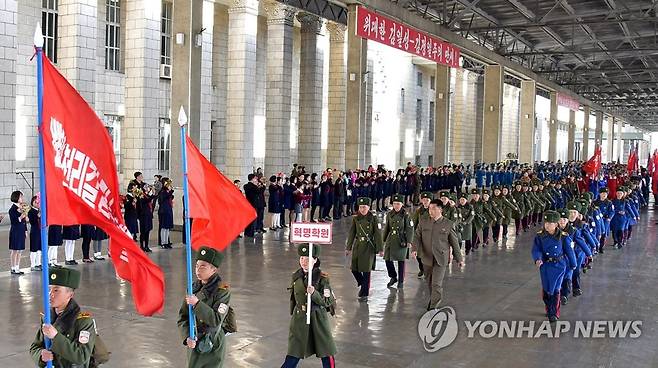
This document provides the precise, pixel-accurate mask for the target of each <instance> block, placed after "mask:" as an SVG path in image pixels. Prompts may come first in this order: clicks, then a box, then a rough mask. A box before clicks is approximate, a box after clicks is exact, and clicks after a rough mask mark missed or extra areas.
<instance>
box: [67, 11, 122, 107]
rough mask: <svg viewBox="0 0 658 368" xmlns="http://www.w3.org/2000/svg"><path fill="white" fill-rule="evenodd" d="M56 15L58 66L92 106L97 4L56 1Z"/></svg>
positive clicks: (94, 86) (94, 85) (94, 79)
mask: <svg viewBox="0 0 658 368" xmlns="http://www.w3.org/2000/svg"><path fill="white" fill-rule="evenodd" d="M104 5H105V2H103V6H104ZM122 5H123V4H122ZM58 11H59V16H58V19H57V20H58V32H59V33H58V45H57V66H58V68H59V70H60V71H61V72H62V74H63V75H64V76H65V77H66V78H67V79H68V81H69V83H71V85H73V86H74V87H75V88H76V89H77V90H78V92H80V95H81V96H82V97H83V98H84V99H85V100H86V101H87V103H89V104H90V105H91V106H94V92H95V89H96V46H97V41H96V37H97V30H98V28H97V25H98V21H97V14H98V0H59V3H58ZM103 13H105V12H103ZM103 39H104V38H103Z"/></svg>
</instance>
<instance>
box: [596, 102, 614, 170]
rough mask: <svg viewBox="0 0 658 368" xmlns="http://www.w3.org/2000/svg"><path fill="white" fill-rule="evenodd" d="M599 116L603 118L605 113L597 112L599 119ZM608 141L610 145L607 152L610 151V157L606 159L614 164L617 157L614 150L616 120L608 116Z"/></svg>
mask: <svg viewBox="0 0 658 368" xmlns="http://www.w3.org/2000/svg"><path fill="white" fill-rule="evenodd" d="M598 114H601V116H603V112H601V111H598V112H597V117H598ZM607 140H608V142H607V143H608V150H607V151H608V155H607V156H608V157H606V158H607V160H608V162H612V160H614V157H615V155H614V151H615V148H614V147H615V118H614V117H613V116H608V136H607Z"/></svg>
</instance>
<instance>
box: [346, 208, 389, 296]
mask: <svg viewBox="0 0 658 368" xmlns="http://www.w3.org/2000/svg"><path fill="white" fill-rule="evenodd" d="M356 203H357V205H358V206H359V211H358V213H357V214H356V216H354V217H352V225H351V226H350V231H349V233H348V234H347V242H346V244H345V254H347V255H348V256H349V255H350V254H351V255H352V266H351V269H352V275H354V279H355V280H356V283H357V285H358V287H359V294H358V295H359V299H360V300H365V299H367V298H368V295H369V294H370V271H372V270H374V269H375V260H376V256H377V254H378V253H380V252H382V251H383V242H382V234H381V231H380V230H381V225H380V224H379V223H378V222H377V218H376V217H375V216H374V215H373V214H372V213H371V212H370V198H368V197H360V198H358V199H357V202H356Z"/></svg>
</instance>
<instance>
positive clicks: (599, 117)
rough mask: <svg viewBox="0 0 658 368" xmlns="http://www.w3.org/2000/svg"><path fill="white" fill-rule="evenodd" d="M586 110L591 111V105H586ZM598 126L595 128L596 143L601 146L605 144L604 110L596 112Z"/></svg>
mask: <svg viewBox="0 0 658 368" xmlns="http://www.w3.org/2000/svg"><path fill="white" fill-rule="evenodd" d="M585 108H586V110H585V112H590V108H589V106H585ZM595 123H596V127H595V128H594V129H595V130H594V145H595V146H596V145H599V146H601V145H602V144H603V112H599V111H597V112H596V115H595Z"/></svg>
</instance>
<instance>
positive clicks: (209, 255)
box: [196, 246, 224, 267]
mask: <svg viewBox="0 0 658 368" xmlns="http://www.w3.org/2000/svg"><path fill="white" fill-rule="evenodd" d="M196 260H197V261H206V262H208V263H210V264H211V265H213V266H215V267H219V265H220V264H222V261H224V253H222V252H220V251H218V250H217V249H214V248H210V247H206V246H203V247H201V248H199V254H198V255H197V257H196Z"/></svg>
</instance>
